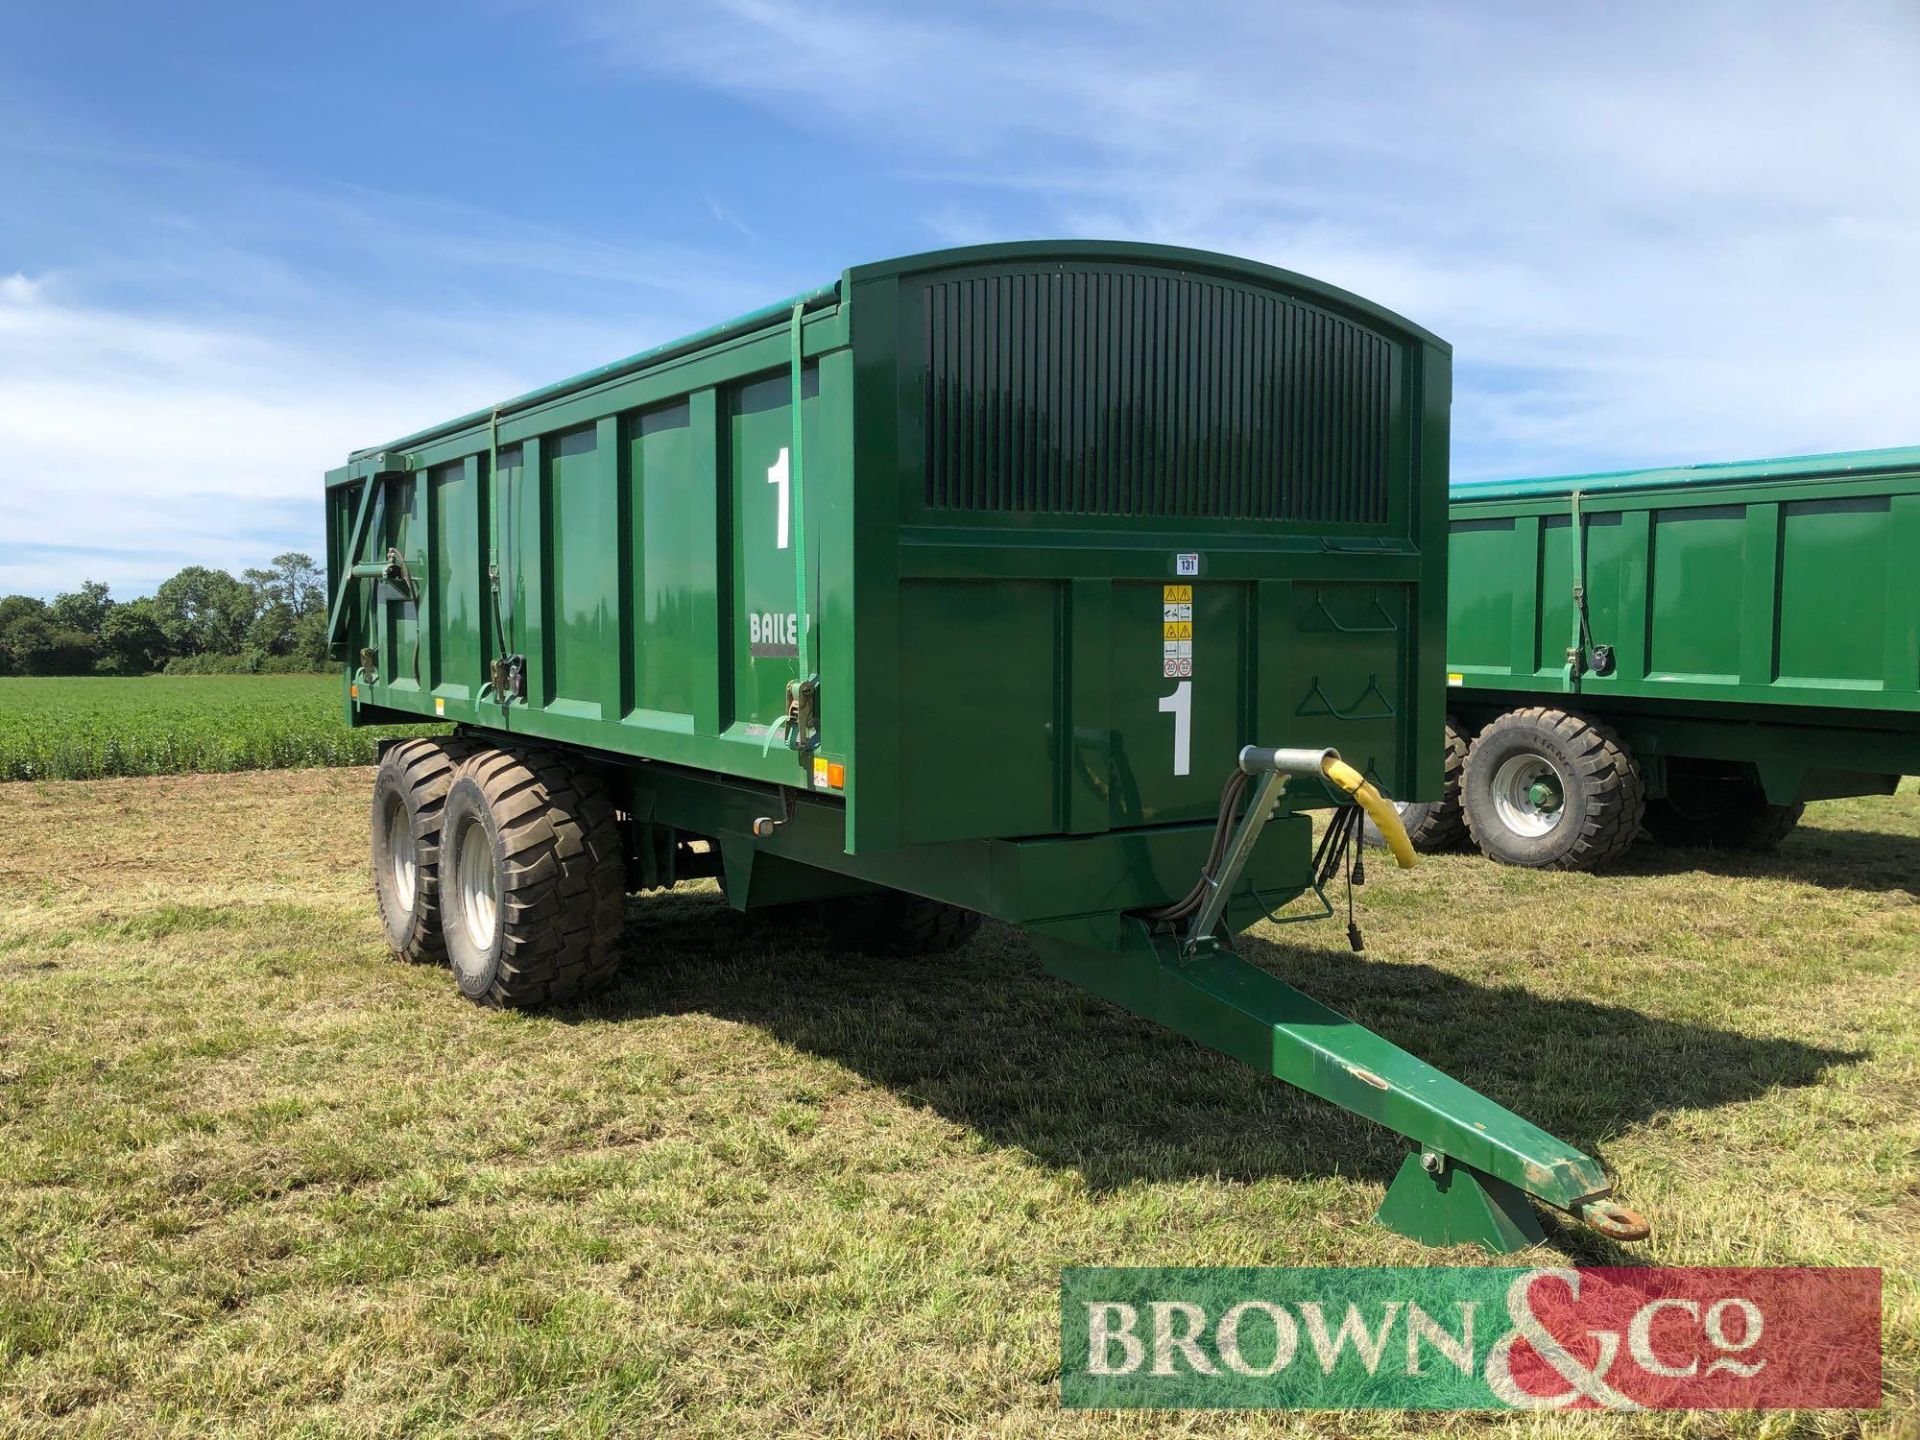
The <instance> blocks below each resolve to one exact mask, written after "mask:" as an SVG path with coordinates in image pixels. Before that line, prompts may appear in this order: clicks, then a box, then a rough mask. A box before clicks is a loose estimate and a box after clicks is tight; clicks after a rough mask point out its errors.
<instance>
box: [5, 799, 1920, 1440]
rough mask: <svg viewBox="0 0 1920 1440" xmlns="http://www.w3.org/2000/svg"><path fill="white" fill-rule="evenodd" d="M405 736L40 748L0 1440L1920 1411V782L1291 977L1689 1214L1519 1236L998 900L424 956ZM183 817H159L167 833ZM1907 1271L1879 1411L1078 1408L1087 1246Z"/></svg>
mask: <svg viewBox="0 0 1920 1440" xmlns="http://www.w3.org/2000/svg"><path fill="white" fill-rule="evenodd" d="M371 783H372V772H371V771H370V770H365V769H334V770H307V771H303V772H298V773H289V772H279V773H269V774H251V775H220V776H172V777H163V778H158V779H133V780H104V781H94V782H85V783H78V784H75V783H48V784H25V785H5V786H0V830H4V831H5V833H7V834H9V835H12V836H31V837H32V841H31V843H28V844H14V845H10V846H5V845H0V1435H4V1436H8V1437H14V1436H19V1437H23V1440H30V1437H47V1440H51V1437H53V1436H58V1435H75V1436H99V1437H102V1440H105V1437H113V1440H119V1437H125V1436H146V1435H155V1436H160V1435H169V1436H189V1435H191V1436H199V1435H222V1436H235V1437H239V1436H256V1435H257V1436H263V1437H264V1436H275V1437H278V1436H290V1435H298V1436H331V1435H342V1436H369V1437H371V1436H403V1435H405V1436H415V1435H418V1436H462V1437H464V1436H503V1437H505V1436H514V1437H520V1436H535V1435H538V1436H583V1437H586V1436H649V1437H651V1436H676V1437H677V1436H687V1437H693V1440H699V1437H714V1440H762V1437H765V1440H775V1437H784V1436H791V1435H808V1436H833V1437H843V1440H868V1437H895V1436H898V1437H905V1440H918V1437H924V1440H938V1437H946V1436H976V1435H978V1436H985V1435H1000V1436H1007V1437H1014V1440H1027V1437H1031V1440H1039V1437H1046V1440H1060V1437H1072V1436H1084V1437H1094V1436H1105V1435H1114V1434H1121V1435H1128V1436H1140V1437H1145V1436H1169V1437H1171V1436H1179V1437H1187V1440H1194V1437H1223V1440H1224V1437H1243V1436H1244V1437H1261V1436H1288V1437H1301V1440H1307V1437H1322V1436H1339V1437H1355V1440H1388V1437H1401V1436H1406V1435H1418V1436H1459V1437H1473V1440H1481V1437H1502V1440H1505V1437H1521V1436H1545V1437H1549V1440H1631V1437H1641V1436H1661V1437H1669V1436H1670V1437H1699V1440H1728V1437H1752V1440H1779V1437H1786V1436H1822V1437H1833V1440H1841V1437H1853V1436H1859V1435H1863V1434H1864V1435H1869V1436H1882V1437H1888V1440H1907V1437H1911V1436H1913V1435H1914V1434H1915V1429H1914V1413H1915V1410H1914V1407H1915V1400H1916V1388H1915V1387H1916V1376H1917V1375H1920V1167H1916V1164H1915V1157H1916V1156H1917V1155H1920V1105H1917V1104H1916V1103H1915V1096H1916V1095H1920V906H1917V905H1916V903H1915V902H1916V896H1920V793H1916V792H1915V790H1914V787H1913V784H1912V782H1911V781H1909V782H1907V784H1906V785H1905V786H1903V788H1902V790H1901V793H1900V794H1899V795H1898V796H1896V797H1894V798H1891V799H1875V800H1844V801H1834V802H1827V803H1823V804H1819V805H1815V806H1813V807H1811V808H1810V809H1809V811H1808V815H1807V823H1806V824H1805V825H1804V826H1803V827H1802V828H1801V830H1800V831H1799V832H1798V833H1796V834H1795V835H1793V836H1792V837H1791V838H1790V839H1789V840H1788V841H1787V843H1786V845H1785V846H1784V847H1783V848H1782V849H1781V851H1780V853H1779V854H1777V855H1773V856H1761V857H1752V856H1716V855H1713V854H1709V853H1705V852H1699V851H1675V850H1659V849H1655V848H1654V847H1652V846H1642V847H1639V848H1637V849H1636V850H1635V851H1634V852H1633V855H1632V856H1631V857H1630V858H1629V860H1628V862H1627V863H1626V864H1624V865H1623V866H1621V867H1620V868H1619V869H1618V870H1617V871H1616V872H1614V873H1609V874H1605V875H1566V874H1552V873H1539V872H1532V871H1523V870H1514V869H1506V868H1502V867H1499V866H1495V865H1489V864H1487V863H1485V862H1483V861H1481V860H1479V859H1478V858H1475V857H1471V856H1467V855H1441V856H1435V857H1432V858H1431V859H1428V860H1424V861H1423V862H1422V863H1421V865H1420V866H1419V868H1418V869H1416V870H1413V871H1411V872H1406V873H1402V872H1400V871H1396V870H1393V869H1391V868H1390V867H1387V866H1385V865H1381V866H1377V867H1370V868H1372V869H1373V870H1374V872H1375V873H1374V874H1373V876H1372V878H1371V880H1370V881H1369V883H1368V884H1367V886H1366V887H1365V890H1364V892H1363V895H1362V899H1363V909H1362V916H1361V918H1362V922H1363V924H1364V925H1365V927H1366V935H1367V947H1368V948H1367V954H1366V955H1364V956H1357V955H1353V954H1351V953H1349V951H1348V949H1347V943H1346V936H1345V933H1344V927H1343V926H1341V925H1339V924H1324V925H1317V926H1316V925H1300V926H1289V927H1287V928H1285V929H1280V928H1276V927H1274V926H1272V925H1264V924H1263V925H1261V926H1258V927H1256V928H1255V930H1254V931H1253V932H1251V934H1250V935H1249V937H1248V938H1247V940H1246V941H1245V945H1246V947H1247V953H1248V954H1249V955H1250V956H1251V957H1252V958H1253V959H1254V960H1255V961H1256V962H1257V963H1259V964H1261V965H1263V966H1267V967H1270V968H1271V969H1273V970H1275V971H1277V972H1279V973H1281V974H1283V975H1285V976H1286V977H1287V978H1288V979H1289V980H1291V981H1293V982H1294V983H1296V984H1298V985H1300V986H1301V987H1303V988H1304V989H1306V990H1308V991H1309V992H1311V993H1312V994H1314V995H1316V996H1319V997H1321V998H1324V999H1325V1000H1327V1001H1329V1002H1331V1003H1334V1004H1336V1005H1339V1006H1340V1007H1341V1008H1342V1009H1344V1010H1346V1011H1348V1012H1349V1013H1350V1014H1352V1015H1354V1016H1355V1017H1356V1018H1358V1019H1359V1020H1361V1021H1362V1022H1363V1023H1365V1024H1367V1025H1370V1026H1373V1027H1375V1028H1377V1029H1378V1030H1380V1031H1381V1032H1382V1033H1384V1034H1386V1035H1388V1036H1391V1037H1392V1038H1393V1039H1394V1040H1396V1041H1398V1042H1400V1043H1402V1044H1404V1045H1406V1046H1408V1047H1409V1048H1411V1049H1412V1050H1414V1051H1415V1052H1416V1053H1418V1054H1420V1055H1421V1056H1423V1057H1424V1058H1426V1059H1429V1060H1431V1061H1433V1062H1434V1063H1436V1064H1439V1065H1441V1066H1442V1067H1444V1068H1445V1069H1447V1070H1449V1071H1451V1072H1452V1073H1453V1074H1455V1075H1457V1076H1459V1077H1461V1078H1462V1079H1464V1080H1466V1081H1468V1082H1469V1083H1471V1084H1473V1085H1475V1086H1476V1087H1478V1088H1480V1089H1482V1090H1484V1091H1485V1092H1486V1093H1487V1094H1488V1095H1490V1096H1492V1097H1493V1098H1494V1099H1496V1100H1498V1101H1500V1102H1501V1103H1503V1104H1506V1105H1510V1106H1513V1107H1514V1108H1516V1109H1518V1110H1519V1111H1520V1112H1521V1113H1522V1114H1524V1115H1526V1116H1528V1117H1529V1118H1531V1119H1533V1120H1535V1121H1536V1122H1538V1123H1540V1124H1542V1125H1544V1126H1545V1127H1547V1128H1548V1129H1549V1130H1550V1131H1552V1132H1553V1133H1554V1134H1557V1135H1563V1136H1565V1137H1567V1138H1568V1139H1569V1140H1571V1141H1573V1142H1575V1143H1577V1144H1579V1145H1581V1146H1582V1147H1583V1148H1592V1149H1593V1150H1596V1151H1597V1152H1598V1153H1600V1154H1601V1155H1603V1156H1604V1157H1605V1159H1606V1160H1607V1162H1608V1163H1609V1164H1610V1166H1611V1167H1612V1169H1613V1171H1614V1173H1615V1174H1616V1175H1617V1177H1618V1179H1619V1184H1620V1191H1621V1195H1622V1197H1623V1198H1624V1199H1626V1200H1627V1201H1628V1203H1630V1204H1632V1205H1633V1206H1635V1207H1636V1208H1638V1209H1641V1210H1643V1211H1645V1213H1646V1214H1647V1216H1648V1217H1649V1219H1650V1220H1651V1221H1652V1222H1653V1225H1654V1232H1653V1238H1652V1240H1651V1241H1650V1242H1649V1243H1648V1244H1646V1245H1644V1246H1636V1247H1625V1248H1623V1247H1618V1246H1614V1245H1612V1244H1610V1243H1609V1242H1607V1241H1604V1240H1602V1239H1600V1238H1599V1237H1597V1236H1595V1235H1593V1234H1592V1233H1591V1232H1587V1231H1583V1230H1578V1229H1573V1228H1569V1227H1568V1226H1566V1225H1562V1224H1558V1223H1553V1222H1549V1239H1548V1242H1547V1243H1546V1244H1544V1245H1542V1246H1540V1247H1538V1248H1537V1249H1536V1250H1534V1251H1531V1252H1527V1253H1525V1254H1523V1255H1520V1256H1517V1257H1510V1258H1505V1259H1502V1260H1498V1261H1496V1260H1495V1259H1494V1257H1491V1256H1488V1255H1485V1254H1482V1253H1480V1252H1478V1251H1474V1250H1466V1249H1456V1250H1449V1251H1433V1250H1426V1249H1423V1248H1421V1247H1420V1246H1418V1245H1416V1244H1414V1243H1413V1242H1412V1241H1410V1240H1406V1239H1403V1238H1401V1237H1400V1236H1398V1235H1394V1234H1392V1233H1390V1232H1388V1231H1386V1230H1382V1229H1380V1228H1379V1227H1377V1226H1374V1225H1371V1224H1369V1223H1368V1217H1369V1216H1370V1215H1371V1214H1372V1212H1373V1209H1374V1207H1375V1206H1376V1205H1378V1204H1379V1203H1380V1196H1381V1192H1382V1189H1383V1187H1384V1186H1385V1184H1386V1181H1387V1180H1388V1179H1389V1178H1390V1177H1391V1176H1392V1175H1393V1173H1394V1168H1395V1166H1397V1165H1398V1164H1399V1163H1400V1160H1401V1156H1402V1153H1403V1151H1402V1147H1401V1146H1400V1144H1399V1143H1398V1142H1397V1141H1396V1140H1395V1139H1394V1137H1392V1136H1391V1135H1389V1134H1388V1133H1387V1132H1385V1131H1384V1130H1381V1129H1380V1128H1379V1127H1377V1126H1373V1125H1369V1124H1368V1123H1367V1122H1365V1121H1363V1120H1361V1119H1359V1118H1358V1117H1356V1116H1354V1115H1351V1114H1348V1113H1347V1112H1345V1111H1341V1110H1337V1109H1335V1108H1334V1107H1332V1106H1330V1105H1324V1104H1321V1103H1320V1102H1318V1101H1315V1100H1312V1099H1310V1098H1308V1097H1306V1096H1304V1095H1302V1094H1301V1093H1300V1092H1299V1091H1296V1090H1291V1089H1289V1088H1287V1087H1286V1086H1284V1085H1282V1084H1280V1083H1279V1082H1277V1081H1274V1080H1267V1079H1262V1078H1261V1077H1260V1076H1258V1075H1256V1074H1255V1073H1254V1072H1253V1071H1251V1070H1249V1069H1246V1068H1245V1067H1243V1066H1240V1065H1238V1064H1236V1063H1235V1062H1233V1061H1231V1060H1228V1059H1226V1058H1225V1057H1224V1056H1220V1055H1215V1054H1212V1053H1210V1052H1207V1051H1204V1050H1202V1049H1200V1048H1199V1047H1198V1046H1195V1045H1193V1044H1190V1043H1189V1042H1187V1041H1185V1040H1183V1039H1181V1038H1180V1037H1178V1036H1176V1035H1173V1034H1170V1033H1169V1032H1167V1031H1165V1030H1162V1029H1159V1028H1157V1027H1155V1026H1153V1025H1150V1024H1147V1023H1146V1022H1144V1021H1140V1020H1135V1019H1134V1018H1132V1017H1130V1016H1128V1015H1126V1014H1124V1013H1122V1012H1121V1011H1119V1010H1116V1009H1114V1008H1113V1007H1112V1006H1109V1005H1107V1004H1105V1003H1103V1002H1102V1001H1100V1000H1098V999H1095V998H1094V997H1093V996H1091V995H1089V994H1087V993H1086V992H1084V991H1081V990H1076V989H1073V988H1071V987H1069V986H1067V985H1065V984H1063V983H1061V982H1059V981H1057V980H1053V979H1050V978H1048V977H1047V976H1046V975H1045V974H1043V973H1042V972H1041V970H1040V967H1039V965H1038V963H1037V961H1036V960H1035V958H1034V955H1033V952H1032V949H1031V947H1030V946H1029V944H1028V943H1027V941H1026V940H1025V939H1024V938H1022V937H1021V936H1020V935H1019V934H1018V933H1017V932H1015V931H1013V930H1011V929H1009V928H1007V927H1006V926H1004V925H1000V924H996V923H992V922H989V923H988V924H987V925H986V926H985V927H984V928H983V929H982V930H981V931H980V933H979V935H978V936H977V937H976V938H975V939H974V940H973V941H971V942H970V943H969V944H967V945H966V946H965V947H964V948H962V949H961V950H959V951H957V952H955V953H954V954H952V955H948V956H944V957H941V958H939V959H937V960H931V961H929V960H908V961H898V960H893V961H882V960H873V959H865V958H861V957H858V956H853V955H848V954H844V953H839V952H837V951H835V950H834V948H833V947H832V946H831V944H830V943H829V942H828V941H827V940H826V939H825V937H824V936H823V935H822V933H821V931H820V930H819V928H818V926H817V925H813V924H810V923H808V922H807V921H806V919H805V918H804V917H797V916H796V915H795V914H794V913H793V912H791V911H783V912H778V913H769V914H767V915H766V916H765V917H764V918H759V917H746V916H741V915H737V914H735V913H733V912H732V911H730V910H728V909H727V908H726V906H725V904H724V903H723V902H722V900H721V899H720V896H719V895H718V894H717V893H716V891H715V888H714V886H713V884H712V883H711V882H702V883H699V884H697V885H694V886H692V887H689V888H688V889H687V890H685V891H675V892H674V893H672V894H669V895H658V894H654V895H648V896H637V897H635V898H634V899H633V900H632V901H631V902H630V905H629V909H628V932H627V941H626V945H625V950H626V956H627V964H626V968H625V971H624V973H623V975H622V977H621V980H620V983H619V984H618V985H617V986H616V987H615V988H614V989H613V990H612V991H611V992H610V993H608V994H606V995H604V996H602V997H600V998H599V999H596V1000H595V1001H593V1002H592V1003H590V1004H583V1005H577V1006H571V1007H567V1008H563V1009H561V1010H557V1011H555V1012H552V1013H548V1014H532V1015H529V1014H516V1013H512V1012H501V1011H489V1010H482V1009H479V1008H478V1007H476V1006H473V1005H469V1004H467V1003H466V1002H464V1001H462V1000H461V999H459V998H458V996H457V995H456V994H455V991H454V985H453V981H452V979H451V977H450V976H449V975H448V974H447V973H446V971H445V970H444V969H435V968H430V967H426V966H407V965H403V964H400V963H399V962H396V961H394V960H393V959H391V958H390V957H389V956H388V954H387V951H386V946H385V943H384V941H383V937H382V932H381V928H380V924H379V921H378V920H377V918H376V917H375V913H374V904H373V899H372V895H371V893H370V891H369V886H368V878H367V800H368V793H369V788H370V786H371ZM156 836H164V837H165V843H164V844H156V843H155V837H156ZM1568 1262H1572V1263H1584V1264H1637V1263H1647V1262H1652V1263H1658V1264H1671V1265H1767V1264H1786V1265H1805V1264H1838V1265H1873V1266H1880V1267H1883V1269H1884V1272H1885V1286H1886V1292H1885V1293H1886V1300H1885V1325H1886V1404H1885V1408H1884V1409H1883V1410H1881V1411H1879V1412H1874V1413H1859V1412H1829V1413H1825V1414H1792V1413H1773V1414H1758V1413H1748V1414H1714V1413H1693V1414H1686V1413H1673V1414H1665V1415H1652V1416H1647V1415H1642V1416H1604V1415H1594V1414H1592V1413H1580V1414H1567V1415H1554V1416H1539V1415H1517V1416H1487V1415H1445V1414H1440V1415H1421V1414H1392V1413H1384V1414H1336V1413H1314V1412H1307V1413H1282V1414H1276V1415H1262V1414H1258V1413H1246V1414H1235V1413H1231V1412H1225V1413H1206V1414H1198V1413H1188V1414H1158V1415H1155V1414H1143V1415H1115V1414H1112V1413H1104V1414H1102V1413H1088V1412H1078V1413H1063V1412H1061V1411H1060V1410H1059V1409H1058V1408H1057V1398H1056V1397H1057V1395H1058V1382H1059V1374H1058V1357H1059V1346H1060V1321H1059V1310H1058V1294H1059V1290H1058V1286H1059V1277H1060V1268H1061V1266H1063V1265H1086V1264H1111V1265H1128V1264H1161V1265H1167V1264H1181V1265H1203V1264H1212V1265H1219V1264H1231V1265H1436V1264H1465V1265H1484V1264H1488V1263H1504V1264H1560V1263H1568Z"/></svg>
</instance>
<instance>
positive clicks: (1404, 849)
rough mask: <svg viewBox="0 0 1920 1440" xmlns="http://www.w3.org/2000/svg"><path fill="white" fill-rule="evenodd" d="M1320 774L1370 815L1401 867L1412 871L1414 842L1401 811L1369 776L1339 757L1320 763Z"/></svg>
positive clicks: (1369, 817) (1331, 757) (1324, 759)
mask: <svg viewBox="0 0 1920 1440" xmlns="http://www.w3.org/2000/svg"><path fill="white" fill-rule="evenodd" d="M1320 773H1321V774H1322V775H1325V776H1326V777H1327V779H1328V780H1329V781H1331V782H1332V783H1333V784H1335V785H1338V786H1339V787H1340V788H1341V789H1342V790H1344V791H1346V792H1347V793H1348V794H1349V795H1351V796H1352V797H1353V803H1354V804H1356V805H1358V806H1359V807H1360V808H1361V809H1362V810H1364V811H1366V812H1367V818H1368V819H1369V820H1371V821H1373V824H1374V828H1375V829H1376V830H1378V831H1379V832H1380V835H1381V838H1382V839H1384V840H1385V841H1386V842H1387V848H1388V849H1389V850H1391V851H1392V852H1393V858H1394V860H1395V861H1397V862H1398V863H1399V866H1400V868H1401V869H1402V870H1411V869H1412V868H1413V861H1414V853H1413V842H1412V841H1411V840H1409V839H1408V838H1407V827H1406V826H1405V825H1402V824H1401V823H1400V812H1399V811H1398V810H1396V809H1394V808H1393V804H1392V802H1391V801H1389V800H1388V799H1387V797H1386V796H1384V795H1382V794H1381V793H1380V792H1379V791H1378V790H1376V789H1374V788H1373V784H1372V782H1371V781H1369V780H1368V779H1367V777H1366V776H1364V775H1362V774H1361V773H1360V772H1359V771H1358V770H1356V769H1354V768H1353V767H1352V766H1351V765H1349V764H1347V762H1346V761H1344V760H1342V759H1340V758H1339V757H1338V756H1336V755H1328V756H1325V757H1324V758H1323V759H1322V760H1321V761H1320Z"/></svg>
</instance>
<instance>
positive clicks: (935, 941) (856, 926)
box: [820, 890, 980, 956]
mask: <svg viewBox="0 0 1920 1440" xmlns="http://www.w3.org/2000/svg"><path fill="white" fill-rule="evenodd" d="M820 923H821V924H822V925H824V926H825V927H826V931H827V935H828V937H829V938H830V939H831V940H832V941H833V942H834V943H835V944H836V945H839V946H840V947H842V948H843V949H847V950H857V951H859V952H860V953H861V954H863V955H900V956H904V955H938V954H941V953H942V952H944V951H947V950H952V949H954V948H955V947H956V946H959V945H963V944H965V943H966V941H967V940H968V938H969V937H971V936H972V934H973V932H974V931H976V930H978V929H979V928H980V916H979V915H978V914H976V913H975V912H973V911H972V910H963V909H961V908H960V907H959V906H958V905H948V904H946V903H944V902H943V901H939V900H928V899H926V898H925V897H924V896H920V895H909V894H908V893H907V892H906V891H904V890H882V891H879V892H877V893H875V894H872V895H854V896H850V897H848V898H846V899H844V900H823V901H821V902H820Z"/></svg>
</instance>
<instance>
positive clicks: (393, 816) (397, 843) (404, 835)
mask: <svg viewBox="0 0 1920 1440" xmlns="http://www.w3.org/2000/svg"><path fill="white" fill-rule="evenodd" d="M387 878H388V879H389V880H390V881H391V882H392V883H393V898H394V899H395V900H396V901H397V902H398V903H399V905H400V908H401V909H402V910H403V911H405V912H406V913H407V914H409V915H411V914H412V913H413V897H414V892H415V890H416V888H417V887H418V886H419V883H420V855H419V852H418V851H417V850H415V849H414V845H413V821H412V820H411V819H409V818H408V816H407V807H406V805H405V803H404V802H402V800H401V799H400V797H399V796H398V795H396V796H394V797H393V798H392V799H391V800H390V801H388V803H387Z"/></svg>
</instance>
